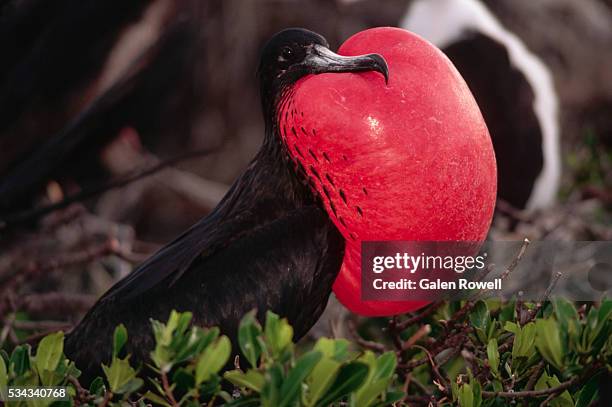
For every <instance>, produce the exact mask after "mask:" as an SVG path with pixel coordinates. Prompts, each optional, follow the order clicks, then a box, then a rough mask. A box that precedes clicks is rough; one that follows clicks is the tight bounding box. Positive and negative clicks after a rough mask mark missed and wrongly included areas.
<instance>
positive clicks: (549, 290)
mask: <svg viewBox="0 0 612 407" xmlns="http://www.w3.org/2000/svg"><path fill="white" fill-rule="evenodd" d="M562 275H563V274H562V273H561V272H560V271H558V272H556V273H555V275H554V277H553V279H552V281H551V282H550V284H549V285H548V287H547V288H546V291H545V292H544V295H543V296H542V298H541V299H540V301H538V302H537V303H536V305H535V307H534V308H533V309H532V310H530V311H529V312H528V313H527V322H528V321H531V320H532V319H533V318H535V316H536V315H537V313H538V312H539V311H540V309H542V305H543V304H544V303H545V302H546V301H548V298H549V297H550V294H551V293H552V291H553V290H554V289H555V286H556V285H557V282H558V281H559V279H560V278H561V276H562ZM521 325H523V324H521Z"/></svg>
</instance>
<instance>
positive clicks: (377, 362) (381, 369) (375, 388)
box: [353, 351, 397, 406]
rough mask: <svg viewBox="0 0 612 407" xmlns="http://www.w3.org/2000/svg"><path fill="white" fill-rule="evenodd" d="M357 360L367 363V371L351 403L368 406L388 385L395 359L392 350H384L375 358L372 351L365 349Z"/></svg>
mask: <svg viewBox="0 0 612 407" xmlns="http://www.w3.org/2000/svg"><path fill="white" fill-rule="evenodd" d="M359 361H360V362H364V363H366V364H367V365H368V367H369V372H368V377H367V378H366V380H365V381H364V383H363V384H362V385H361V387H360V388H359V390H357V391H356V392H355V396H354V398H353V402H354V403H353V404H354V405H357V406H370V405H373V404H374V402H375V400H376V399H377V398H378V397H379V396H380V395H382V394H383V393H384V392H385V390H387V388H388V387H389V384H390V381H391V378H392V377H393V374H394V372H395V367H396V365H397V359H396V357H395V353H393V352H386V353H384V354H382V355H381V356H379V357H378V358H376V357H375V356H374V354H373V353H372V352H370V351H366V352H365V353H364V355H363V356H362V357H361V358H359Z"/></svg>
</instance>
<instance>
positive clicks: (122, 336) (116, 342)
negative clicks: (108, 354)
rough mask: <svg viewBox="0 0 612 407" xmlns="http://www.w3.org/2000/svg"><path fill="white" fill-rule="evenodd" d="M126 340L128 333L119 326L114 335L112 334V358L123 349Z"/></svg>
mask: <svg viewBox="0 0 612 407" xmlns="http://www.w3.org/2000/svg"><path fill="white" fill-rule="evenodd" d="M127 339H128V333H127V329H125V325H123V324H119V325H118V326H117V327H116V328H115V333H114V334H113V357H117V356H119V352H121V349H123V346H124V345H125V343H126V342H127Z"/></svg>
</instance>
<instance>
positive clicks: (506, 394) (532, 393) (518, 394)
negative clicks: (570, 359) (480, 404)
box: [482, 376, 582, 399]
mask: <svg viewBox="0 0 612 407" xmlns="http://www.w3.org/2000/svg"><path fill="white" fill-rule="evenodd" d="M581 380H582V377H580V376H574V377H572V378H571V379H570V380H568V381H566V382H563V383H561V384H560V385H558V386H555V387H550V388H548V389H541V390H524V391H483V392H482V397H485V398H492V397H502V398H512V399H515V398H523V397H531V398H536V397H544V396H548V395H550V394H557V393H559V392H561V391H563V390H566V389H568V388H570V387H572V386H573V385H575V384H577V383H578V382H580V381H581Z"/></svg>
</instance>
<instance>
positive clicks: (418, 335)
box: [402, 325, 431, 350]
mask: <svg viewBox="0 0 612 407" xmlns="http://www.w3.org/2000/svg"><path fill="white" fill-rule="evenodd" d="M430 332H431V326H430V325H423V326H422V327H420V328H419V329H418V330H417V331H416V332H415V333H414V335H412V336H411V337H410V338H409V339H408V340H407V341H406V342H404V344H403V345H402V350H408V349H410V348H411V347H413V346H414V344H416V343H417V342H418V341H419V340H421V339H422V338H423V337H424V336H427V335H429V333H430Z"/></svg>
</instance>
